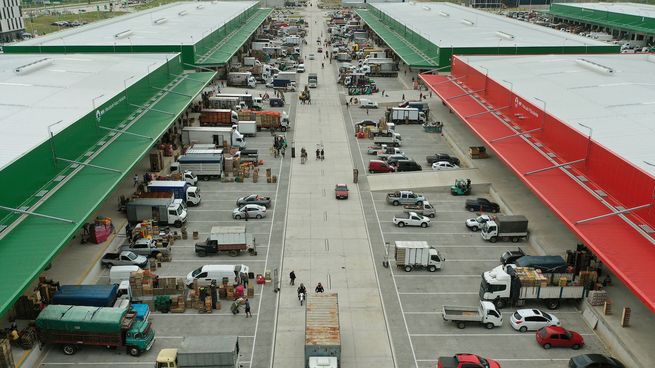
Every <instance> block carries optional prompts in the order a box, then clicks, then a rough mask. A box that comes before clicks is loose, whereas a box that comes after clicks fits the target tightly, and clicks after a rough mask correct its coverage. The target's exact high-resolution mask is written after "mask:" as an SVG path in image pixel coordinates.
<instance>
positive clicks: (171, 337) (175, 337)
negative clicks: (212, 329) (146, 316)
mask: <svg viewBox="0 0 655 368" xmlns="http://www.w3.org/2000/svg"><path fill="white" fill-rule="evenodd" d="M185 337H186V336H157V337H156V338H157V339H183V338H185ZM237 337H238V338H240V339H254V338H255V336H250V335H239V336H237ZM253 346H255V344H253Z"/></svg>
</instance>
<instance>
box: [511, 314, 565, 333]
mask: <svg viewBox="0 0 655 368" xmlns="http://www.w3.org/2000/svg"><path fill="white" fill-rule="evenodd" d="M509 322H510V324H511V325H512V328H514V329H515V330H517V331H520V332H526V331H536V330H538V329H540V328H542V327H546V326H560V325H561V323H560V321H559V318H557V317H555V316H553V315H552V314H549V313H546V312H543V311H541V310H539V309H519V310H517V311H516V312H514V313H512V317H510V319H509Z"/></svg>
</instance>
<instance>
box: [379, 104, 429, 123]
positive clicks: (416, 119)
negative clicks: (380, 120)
mask: <svg viewBox="0 0 655 368" xmlns="http://www.w3.org/2000/svg"><path fill="white" fill-rule="evenodd" d="M387 113H388V115H389V118H388V119H387V121H391V122H393V123H396V124H400V123H405V122H407V123H417V124H423V123H425V121H426V118H425V113H423V112H422V111H420V110H419V109H415V108H407V107H392V108H391V109H389V110H387Z"/></svg>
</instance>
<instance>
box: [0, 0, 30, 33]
mask: <svg viewBox="0 0 655 368" xmlns="http://www.w3.org/2000/svg"><path fill="white" fill-rule="evenodd" d="M24 29H25V24H24V23H23V12H22V10H21V6H20V0H0V42H10V41H13V40H15V39H16V38H18V35H19V34H20V33H22V32H23V30H24Z"/></svg>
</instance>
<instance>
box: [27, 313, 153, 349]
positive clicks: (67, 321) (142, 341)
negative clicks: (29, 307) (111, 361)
mask: <svg viewBox="0 0 655 368" xmlns="http://www.w3.org/2000/svg"><path fill="white" fill-rule="evenodd" d="M36 327H37V330H38V335H39V339H40V340H41V342H42V343H43V344H57V345H60V346H61V347H62V350H63V352H64V354H66V355H73V354H75V353H76V352H77V350H78V349H79V347H80V346H82V345H95V346H105V347H124V348H125V349H126V350H127V352H128V354H130V355H132V356H138V355H140V354H141V353H142V352H144V351H147V350H150V348H151V347H152V344H153V343H154V341H155V331H154V330H153V329H152V327H151V325H150V321H148V320H145V321H144V320H138V319H137V318H136V312H134V311H130V310H128V308H110V307H107V308H103V307H86V306H73V305H49V306H47V307H45V308H44V309H43V310H42V311H41V313H40V314H39V316H38V317H37V319H36Z"/></svg>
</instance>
